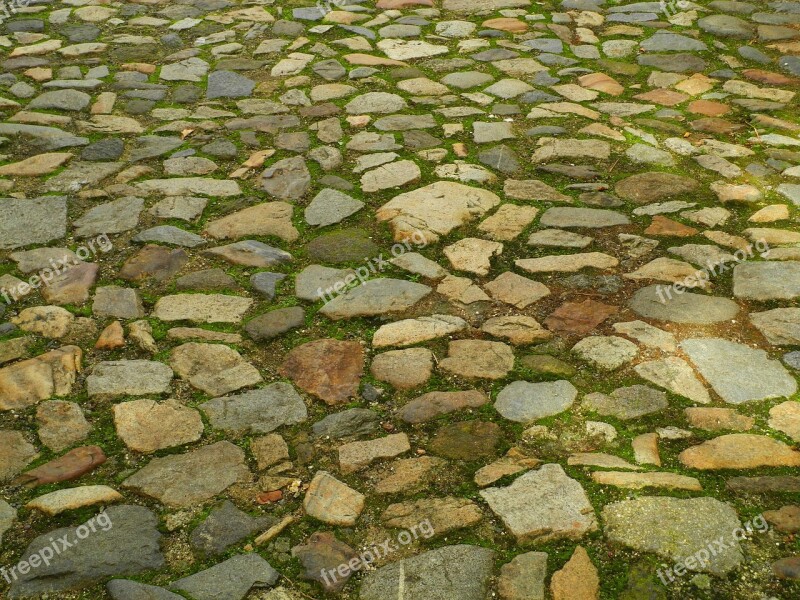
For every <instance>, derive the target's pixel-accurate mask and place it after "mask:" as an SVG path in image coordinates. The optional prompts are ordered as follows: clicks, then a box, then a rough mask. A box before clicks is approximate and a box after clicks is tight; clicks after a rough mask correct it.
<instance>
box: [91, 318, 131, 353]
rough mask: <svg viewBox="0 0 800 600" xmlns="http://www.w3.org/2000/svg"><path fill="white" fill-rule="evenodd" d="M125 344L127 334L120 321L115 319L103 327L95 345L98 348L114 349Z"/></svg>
mask: <svg viewBox="0 0 800 600" xmlns="http://www.w3.org/2000/svg"><path fill="white" fill-rule="evenodd" d="M123 346H125V335H124V333H123V331H122V325H120V322H119V321H114V322H113V323H111V325H109V326H108V327H106V328H105V329H103V332H102V333H101V334H100V337H99V338H98V339H97V343H96V344H95V345H94V347H95V349H97V350H113V349H114V348H122V347H123Z"/></svg>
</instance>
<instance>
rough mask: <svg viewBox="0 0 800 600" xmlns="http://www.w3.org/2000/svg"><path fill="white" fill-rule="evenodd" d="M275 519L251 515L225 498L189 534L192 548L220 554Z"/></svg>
mask: <svg viewBox="0 0 800 600" xmlns="http://www.w3.org/2000/svg"><path fill="white" fill-rule="evenodd" d="M274 522H275V519H273V518H272V517H268V516H263V517H251V516H250V515H248V514H247V513H245V512H243V511H241V510H239V509H238V508H236V506H235V505H234V504H233V502H230V501H228V500H226V501H225V502H223V503H222V504H220V505H219V506H216V507H215V508H214V509H213V510H212V511H211V513H210V514H209V515H208V518H206V520H205V521H203V522H202V523H200V525H198V526H197V527H196V528H195V529H194V530H193V531H192V533H191V534H190V535H189V544H191V546H192V548H194V549H196V550H199V551H200V552H203V553H205V554H208V555H213V554H222V553H223V552H225V551H226V550H227V549H228V548H230V547H231V546H233V545H235V544H237V543H238V542H240V541H241V540H243V539H244V538H247V537H249V536H251V535H253V534H255V533H256V532H258V531H261V530H264V529H266V528H267V527H269V526H270V525H273V524H274Z"/></svg>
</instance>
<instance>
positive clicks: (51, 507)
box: [25, 485, 123, 517]
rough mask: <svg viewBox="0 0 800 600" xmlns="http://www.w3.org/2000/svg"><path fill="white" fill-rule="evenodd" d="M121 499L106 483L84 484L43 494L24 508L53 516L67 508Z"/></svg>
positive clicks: (109, 502)
mask: <svg viewBox="0 0 800 600" xmlns="http://www.w3.org/2000/svg"><path fill="white" fill-rule="evenodd" d="M122 499H123V497H122V494H120V493H119V492H118V491H117V490H115V489H114V488H110V487H108V486H107V485H86V486H82V487H76V488H68V489H65V490H56V491H55V492H50V493H49V494H44V495H43V496H39V497H38V498H34V499H33V500H31V501H30V502H28V503H27V504H26V505H25V508H29V509H31V510H39V511H41V512H43V513H44V514H46V515H49V516H51V517H54V516H55V515H58V514H60V513H62V512H64V511H67V510H77V509H79V508H85V507H87V506H94V505H96V504H111V503H112V502H119V501H120V500H122Z"/></svg>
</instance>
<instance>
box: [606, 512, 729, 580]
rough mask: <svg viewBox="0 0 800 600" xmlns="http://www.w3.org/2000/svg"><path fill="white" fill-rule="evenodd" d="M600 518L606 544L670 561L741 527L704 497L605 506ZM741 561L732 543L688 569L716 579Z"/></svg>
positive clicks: (726, 536)
mask: <svg viewBox="0 0 800 600" xmlns="http://www.w3.org/2000/svg"><path fill="white" fill-rule="evenodd" d="M601 516H602V519H603V522H604V523H605V528H604V533H605V535H606V537H607V538H608V539H609V540H610V541H612V542H614V543H620V544H623V545H625V546H628V547H630V548H633V549H635V550H638V551H641V552H653V553H655V554H657V555H658V556H660V557H662V558H665V559H668V560H676V561H677V560H683V558H684V557H685V556H691V555H692V554H693V553H694V552H697V551H698V550H699V549H700V548H703V547H705V545H706V544H708V543H709V542H708V540H713V539H719V538H720V536H724V537H725V539H726V540H730V536H731V532H732V531H734V530H736V529H737V528H738V527H741V523H740V521H739V518H738V516H737V515H736V511H735V510H734V509H733V508H731V507H730V506H729V505H728V504H725V503H723V502H720V501H719V500H715V499H714V498H709V497H701V498H689V499H685V500H684V499H679V498H669V497H655V496H652V497H642V498H636V499H633V500H623V501H621V502H615V503H612V504H608V505H606V506H605V507H604V508H603V511H602V515H601ZM743 560H744V555H743V553H742V550H741V547H740V545H739V542H738V540H735V539H733V540H730V541H729V542H728V544H727V545H726V547H725V548H724V549H719V551H718V552H717V553H716V554H715V555H714V556H711V557H709V558H708V559H707V560H706V561H705V564H702V565H699V564H695V565H694V567H692V568H691V570H694V571H706V572H709V573H712V574H715V575H722V574H724V573H727V572H728V571H731V570H732V569H735V568H736V567H738V566H739V564H740V563H741V562H742V561H743ZM696 562H697V561H696ZM686 566H687V568H688V567H691V565H686Z"/></svg>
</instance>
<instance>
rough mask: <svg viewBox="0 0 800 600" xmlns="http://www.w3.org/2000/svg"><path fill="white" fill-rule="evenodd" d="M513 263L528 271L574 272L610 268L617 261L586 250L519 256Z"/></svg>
mask: <svg viewBox="0 0 800 600" xmlns="http://www.w3.org/2000/svg"><path fill="white" fill-rule="evenodd" d="M514 264H515V265H517V266H518V267H519V268H520V269H522V270H523V271H527V272H528V273H550V272H559V273H575V272H577V271H580V270H581V269H585V268H589V267H591V268H593V269H604V270H605V269H611V268H613V267H616V266H617V265H618V264H619V261H618V260H617V259H616V258H614V257H613V256H610V255H608V254H603V253H602V252H586V253H583V254H559V255H553V256H542V257H541V258H521V259H519V260H515V261H514Z"/></svg>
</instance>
